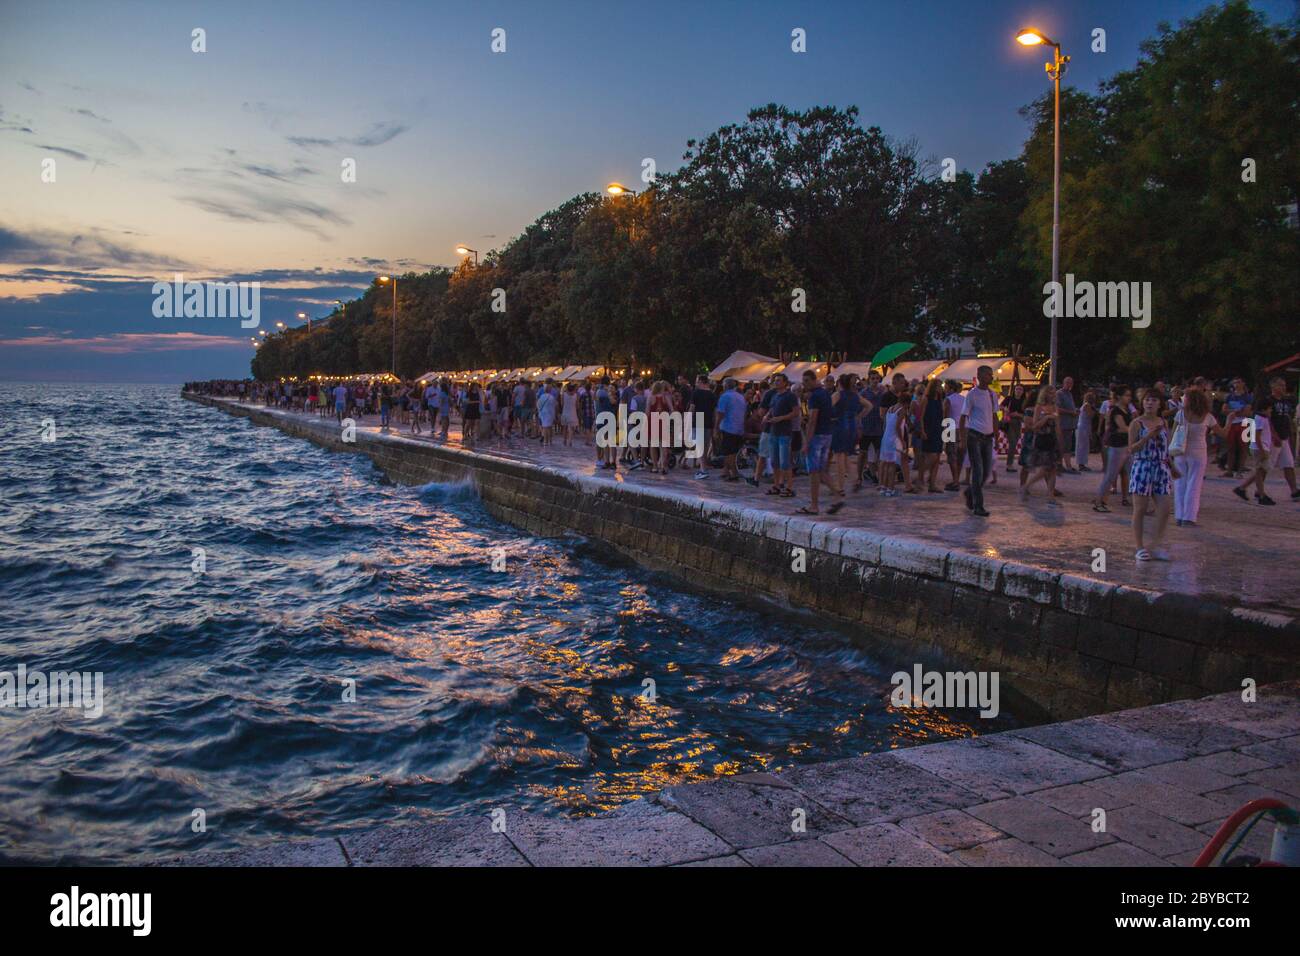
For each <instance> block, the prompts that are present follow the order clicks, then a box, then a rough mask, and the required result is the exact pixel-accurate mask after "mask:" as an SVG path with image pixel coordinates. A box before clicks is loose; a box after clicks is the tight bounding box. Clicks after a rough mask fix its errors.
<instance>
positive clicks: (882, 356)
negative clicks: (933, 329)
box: [871, 342, 916, 368]
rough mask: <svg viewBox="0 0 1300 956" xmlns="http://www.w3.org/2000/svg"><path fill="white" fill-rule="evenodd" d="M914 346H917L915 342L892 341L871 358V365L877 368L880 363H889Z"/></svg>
mask: <svg viewBox="0 0 1300 956" xmlns="http://www.w3.org/2000/svg"><path fill="white" fill-rule="evenodd" d="M914 348H916V343H915V342H892V343H890V344H889V345H886V346H885V347H884V348H883V349H881V350H880V351H879V352H877V353H876V355H875V357H874V358H873V359H872V360H871V367H872V368H876V367H877V366H880V365H887V364H888V363H890V362H892V361H893V360H894V359H896V358H898V357H899V356H900V355H902V354H903V353H904V352H907V351H909V350H910V349H914Z"/></svg>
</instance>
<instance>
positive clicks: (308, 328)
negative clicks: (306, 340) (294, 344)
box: [298, 312, 311, 335]
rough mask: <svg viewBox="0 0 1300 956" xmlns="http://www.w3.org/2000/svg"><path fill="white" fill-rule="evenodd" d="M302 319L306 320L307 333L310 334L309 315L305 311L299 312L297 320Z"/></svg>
mask: <svg viewBox="0 0 1300 956" xmlns="http://www.w3.org/2000/svg"><path fill="white" fill-rule="evenodd" d="M303 319H306V320H307V334H308V335H311V316H310V315H308V314H307V313H306V312H299V313H298V320H299V321H302V320H303Z"/></svg>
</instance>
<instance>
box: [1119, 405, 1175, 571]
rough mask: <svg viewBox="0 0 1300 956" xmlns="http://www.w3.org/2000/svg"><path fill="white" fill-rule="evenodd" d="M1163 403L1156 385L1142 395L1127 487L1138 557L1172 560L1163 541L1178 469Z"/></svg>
mask: <svg viewBox="0 0 1300 956" xmlns="http://www.w3.org/2000/svg"><path fill="white" fill-rule="evenodd" d="M1164 407H1165V400H1164V396H1163V395H1162V394H1161V393H1160V392H1158V391H1156V390H1155V389H1154V388H1149V389H1147V390H1146V392H1145V393H1143V395H1142V414H1141V415H1140V416H1139V417H1138V418H1135V419H1133V421H1132V423H1131V424H1130V425H1129V426H1128V449H1129V455H1130V457H1129V476H1128V491H1129V495H1130V496H1131V497H1132V499H1133V538H1134V540H1135V541H1136V542H1137V554H1136V555H1135V556H1136V558H1137V559H1138V560H1139V561H1150V560H1151V559H1152V558H1155V559H1156V560H1157V561H1168V560H1169V553H1168V552H1167V551H1165V550H1164V549H1162V548H1161V547H1160V544H1161V542H1163V541H1164V538H1165V528H1166V527H1167V526H1168V524H1169V495H1170V493H1171V492H1172V491H1173V479H1174V478H1176V477H1178V472H1177V471H1176V470H1175V469H1174V466H1173V464H1172V463H1171V462H1170V460H1169V425H1168V424H1167V423H1166V422H1165V420H1164V418H1163V417H1162V416H1161V414H1160V412H1161V411H1162V410H1163V409H1164ZM1153 501H1154V503H1155V515H1154V517H1155V525H1156V526H1155V533H1154V534H1152V535H1151V539H1150V542H1149V543H1150V545H1151V546H1150V548H1148V547H1147V544H1148V541H1147V539H1146V527H1145V525H1146V513H1147V508H1148V506H1149V505H1150V504H1151V502H1153Z"/></svg>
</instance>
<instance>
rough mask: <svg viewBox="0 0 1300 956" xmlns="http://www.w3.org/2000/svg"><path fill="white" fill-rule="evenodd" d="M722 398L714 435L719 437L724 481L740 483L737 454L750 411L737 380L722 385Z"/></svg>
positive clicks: (718, 442) (716, 416) (717, 412)
mask: <svg viewBox="0 0 1300 956" xmlns="http://www.w3.org/2000/svg"><path fill="white" fill-rule="evenodd" d="M722 388H723V392H722V396H721V397H720V398H719V399H718V407H717V410H716V411H715V412H714V417H715V418H716V419H717V425H716V426H715V430H714V434H716V435H717V446H718V451H719V452H721V453H722V457H723V462H722V480H723V481H739V480H740V473H739V472H737V471H736V453H737V452H739V451H740V444H741V442H742V441H743V440H744V437H745V413H746V412H747V411H748V410H749V408H748V404H747V403H746V401H745V396H744V395H741V394H740V392H738V391H736V380H735V379H734V378H729V379H727V380H726V381H725V382H723V384H722Z"/></svg>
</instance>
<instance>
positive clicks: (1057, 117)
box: [1016, 29, 1070, 385]
mask: <svg viewBox="0 0 1300 956" xmlns="http://www.w3.org/2000/svg"><path fill="white" fill-rule="evenodd" d="M1016 42H1017V43H1019V44H1021V45H1022V46H1041V45H1044V44H1045V45H1047V46H1050V47H1051V48H1052V50H1053V51H1054V56H1053V57H1052V59H1051V60H1050V61H1049V62H1047V63H1045V64H1044V67H1045V68H1046V70H1047V75H1048V76H1050V77H1051V78H1052V84H1053V87H1054V94H1055V107H1054V111H1053V135H1052V282H1053V283H1057V282H1058V279H1059V273H1060V266H1061V73H1062V72H1064V70H1065V64H1067V63H1069V62H1070V58H1069V57H1068V56H1062V55H1061V44H1059V43H1056V42H1054V41H1052V40H1049V39H1048V38H1047V37H1046V36H1044V35H1043V34H1042V33H1040V32H1039V31H1037V30H1034V29H1025V30H1021V31H1020V32H1019V33H1017V34H1016ZM1052 288H1053V289H1055V288H1058V286H1057V285H1053V286H1052ZM1060 311H1061V310H1060V309H1059V308H1057V309H1053V310H1052V343H1051V354H1050V356H1049V361H1048V363H1047V384H1049V385H1055V384H1056V318H1057V315H1056V314H1057V313H1058V312H1060Z"/></svg>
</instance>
